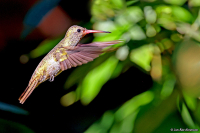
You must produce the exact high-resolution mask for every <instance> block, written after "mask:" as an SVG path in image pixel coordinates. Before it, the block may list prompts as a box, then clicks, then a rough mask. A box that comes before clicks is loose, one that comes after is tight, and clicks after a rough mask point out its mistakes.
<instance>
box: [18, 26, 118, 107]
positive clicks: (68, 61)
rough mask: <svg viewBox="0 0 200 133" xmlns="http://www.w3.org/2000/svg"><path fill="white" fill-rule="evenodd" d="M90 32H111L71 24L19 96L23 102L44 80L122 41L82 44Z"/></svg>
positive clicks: (87, 60) (82, 62) (90, 58)
mask: <svg viewBox="0 0 200 133" xmlns="http://www.w3.org/2000/svg"><path fill="white" fill-rule="evenodd" d="M89 33H111V32H108V31H99V30H87V29H86V28H83V27H80V26H77V25H74V26H71V27H70V28H69V29H68V31H67V33H66V35H65V37H64V38H63V39H62V40H61V41H60V42H59V43H58V44H57V45H56V46H55V47H54V48H53V49H52V50H51V51H50V52H49V53H48V54H47V55H46V56H45V57H44V58H43V59H42V61H41V62H40V63H39V65H38V66H37V68H36V69H35V71H34V73H33V75H32V77H31V79H30V81H29V84H28V86H27V88H26V90H25V91H24V92H23V93H22V95H21V96H20V97H19V102H20V103H21V104H23V103H24V102H25V100H26V99H27V98H28V97H29V96H30V94H31V93H32V92H33V90H34V89H35V88H36V87H37V86H38V85H39V84H40V83H42V82H44V81H46V80H48V79H49V81H54V77H55V76H57V75H58V74H60V73H61V72H62V71H64V70H67V69H70V68H71V67H76V66H79V65H82V64H86V63H87V62H90V61H92V60H93V59H95V58H97V57H98V56H99V55H100V54H102V53H103V52H107V51H111V50H113V49H112V48H110V49H109V48H108V49H106V50H104V48H106V47H108V46H111V45H114V44H117V43H119V42H120V41H110V42H93V43H89V44H80V43H79V41H80V40H81V38H82V37H84V36H85V35H86V34H89Z"/></svg>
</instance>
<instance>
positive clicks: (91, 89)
mask: <svg viewBox="0 0 200 133" xmlns="http://www.w3.org/2000/svg"><path fill="white" fill-rule="evenodd" d="M117 63H118V60H117V59H116V58H115V57H113V56H111V57H110V58H109V59H107V60H106V61H105V62H104V63H102V64H101V65H99V66H98V67H96V68H95V69H93V70H91V71H90V72H89V73H88V74H87V75H86V77H85V78H84V80H83V83H82V95H81V102H82V103H83V104H84V105H85V104H86V105H87V104H88V103H90V102H91V101H92V100H93V99H94V98H95V97H96V95H97V94H98V93H99V91H100V89H101V87H102V86H103V85H104V84H105V83H106V82H107V81H108V80H109V79H110V77H111V75H112V73H113V71H114V69H115V67H116V65H117Z"/></svg>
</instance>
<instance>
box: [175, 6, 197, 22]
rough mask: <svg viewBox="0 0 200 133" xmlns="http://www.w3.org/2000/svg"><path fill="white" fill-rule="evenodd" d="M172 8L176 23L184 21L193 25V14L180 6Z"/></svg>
mask: <svg viewBox="0 0 200 133" xmlns="http://www.w3.org/2000/svg"><path fill="white" fill-rule="evenodd" d="M171 8H172V15H173V16H174V18H175V21H183V22H188V23H192V22H193V21H194V18H193V16H192V14H191V13H190V12H189V11H188V10H186V9H185V8H183V7H179V6H172V7H171Z"/></svg>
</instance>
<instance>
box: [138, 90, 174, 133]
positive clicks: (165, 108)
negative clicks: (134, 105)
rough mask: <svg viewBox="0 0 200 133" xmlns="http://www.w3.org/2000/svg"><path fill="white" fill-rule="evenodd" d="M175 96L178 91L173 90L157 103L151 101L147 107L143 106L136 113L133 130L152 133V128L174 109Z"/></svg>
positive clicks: (158, 124)
mask: <svg viewBox="0 0 200 133" xmlns="http://www.w3.org/2000/svg"><path fill="white" fill-rule="evenodd" d="M177 96H178V92H177V91H173V93H172V95H170V96H169V97H168V98H167V99H165V100H163V101H159V103H157V104H155V103H154V104H153V103H151V105H149V106H148V108H147V107H146V108H145V107H144V108H143V109H142V110H141V112H140V113H139V114H138V115H137V119H136V121H135V128H134V132H136V133H146V132H148V133H152V132H153V131H154V130H156V129H157V128H158V127H159V126H160V124H161V123H162V122H163V121H164V120H165V119H166V118H167V117H168V116H169V115H170V114H171V113H174V111H175V110H176V99H177ZM146 110H148V111H146ZM144 125H145V126H144ZM169 131H170V129H169Z"/></svg>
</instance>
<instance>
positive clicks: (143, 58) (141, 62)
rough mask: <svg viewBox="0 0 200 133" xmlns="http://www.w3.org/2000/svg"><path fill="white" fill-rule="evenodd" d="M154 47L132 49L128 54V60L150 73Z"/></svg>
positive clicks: (146, 46) (150, 45) (145, 46)
mask: <svg viewBox="0 0 200 133" xmlns="http://www.w3.org/2000/svg"><path fill="white" fill-rule="evenodd" d="M153 50H154V46H153V45H152V44H149V45H144V46H141V47H139V48H137V49H133V50H132V51H131V53H130V60H131V61H132V62H134V63H136V64H137V65H138V66H140V67H142V68H143V69H144V70H146V71H150V69H151V66H150V63H151V60H152V57H153Z"/></svg>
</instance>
